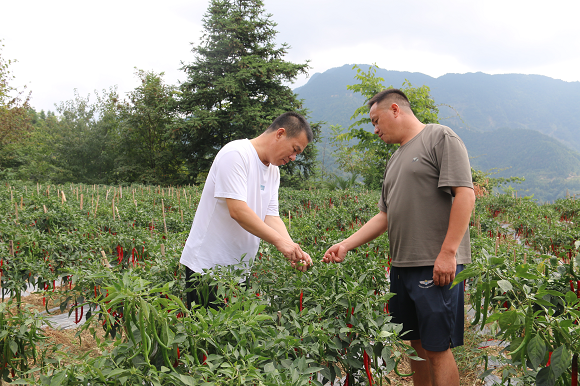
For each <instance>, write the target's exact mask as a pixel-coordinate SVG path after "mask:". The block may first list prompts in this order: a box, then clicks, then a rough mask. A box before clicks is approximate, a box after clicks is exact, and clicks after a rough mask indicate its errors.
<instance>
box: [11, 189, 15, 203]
mask: <svg viewBox="0 0 580 386" xmlns="http://www.w3.org/2000/svg"><path fill="white" fill-rule="evenodd" d="M10 201H11V202H12V201H14V196H13V195H12V188H10Z"/></svg>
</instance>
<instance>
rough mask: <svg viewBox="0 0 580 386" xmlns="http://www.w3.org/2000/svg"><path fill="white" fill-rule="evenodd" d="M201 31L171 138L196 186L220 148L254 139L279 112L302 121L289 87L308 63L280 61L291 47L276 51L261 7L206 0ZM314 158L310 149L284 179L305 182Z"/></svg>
mask: <svg viewBox="0 0 580 386" xmlns="http://www.w3.org/2000/svg"><path fill="white" fill-rule="evenodd" d="M203 26H204V29H205V33H204V35H203V37H202V41H201V44H200V45H198V46H195V47H194V48H193V50H192V51H193V53H194V54H195V60H194V61H193V62H192V63H189V64H185V65H184V66H183V68H182V69H183V71H185V73H186V74H187V80H186V81H184V82H183V83H182V84H181V86H180V92H181V96H180V98H179V103H178V112H179V114H180V116H182V117H183V118H184V119H183V120H182V121H181V122H180V124H179V125H178V126H177V127H178V129H177V130H176V133H178V135H179V141H178V143H179V144H180V147H181V150H182V153H183V155H184V159H185V160H186V165H187V167H188V169H189V171H190V173H192V175H195V173H199V178H201V177H203V175H204V174H205V172H207V170H209V167H210V165H211V162H212V161H213V158H214V157H215V155H216V154H217V152H218V151H219V150H220V149H221V147H223V146H224V145H225V144H226V143H228V142H230V141H232V140H236V139H241V138H252V137H255V136H257V135H258V134H260V133H262V132H263V131H264V130H265V129H266V128H267V127H268V126H269V125H270V123H272V121H273V120H274V119H275V118H276V117H277V116H279V115H280V114H282V113H284V112H287V111H297V112H299V113H301V114H303V115H306V113H307V111H305V110H304V109H303V108H302V102H301V101H300V100H299V99H298V98H297V96H296V95H295V94H294V92H293V91H292V90H291V89H290V87H288V85H287V84H288V83H290V82H292V81H293V80H294V79H295V78H296V76H297V75H299V74H301V73H306V72H307V70H308V63H303V64H294V63H290V62H287V61H285V60H283V57H284V55H286V53H287V52H288V49H289V46H288V45H287V44H282V45H280V46H279V47H277V46H276V44H275V36H276V34H277V31H276V30H275V29H274V28H275V27H276V23H275V22H274V21H272V19H271V15H269V14H264V5H263V2H262V1H260V0H212V1H211V3H210V6H209V8H208V11H207V13H206V14H205V16H204V19H203ZM313 126H314V127H313V129H314V131H315V137H316V136H317V134H318V126H317V125H313ZM314 152H315V149H314V147H313V146H309V147H308V148H307V151H305V152H304V153H303V155H302V156H301V157H299V158H298V159H297V161H295V162H292V163H290V164H289V165H288V166H287V167H286V170H285V173H286V174H290V175H293V174H296V173H298V174H303V175H304V176H308V175H309V174H310V173H311V172H312V167H313V162H314Z"/></svg>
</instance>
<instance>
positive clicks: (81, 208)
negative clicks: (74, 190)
mask: <svg viewBox="0 0 580 386" xmlns="http://www.w3.org/2000/svg"><path fill="white" fill-rule="evenodd" d="M81 210H83V194H82V193H81Z"/></svg>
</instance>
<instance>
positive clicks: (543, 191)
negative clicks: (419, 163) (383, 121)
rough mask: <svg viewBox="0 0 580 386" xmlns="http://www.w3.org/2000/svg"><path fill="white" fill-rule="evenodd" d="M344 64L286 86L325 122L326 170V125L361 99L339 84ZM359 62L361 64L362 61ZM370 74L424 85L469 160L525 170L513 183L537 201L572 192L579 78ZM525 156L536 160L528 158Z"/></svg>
mask: <svg viewBox="0 0 580 386" xmlns="http://www.w3.org/2000/svg"><path fill="white" fill-rule="evenodd" d="M352 67H353V65H344V66H342V67H337V68H332V69H330V70H327V71H325V72H324V73H317V74H314V75H313V76H312V77H311V78H310V79H309V81H308V83H306V84H305V85H304V86H301V87H298V88H296V89H295V90H294V91H295V92H296V93H297V94H298V95H299V97H300V98H301V99H303V100H304V105H305V107H307V108H308V109H309V110H310V111H311V119H312V120H313V121H324V122H326V124H325V125H324V126H323V128H322V136H323V140H322V142H321V143H320V144H319V147H320V149H321V151H320V152H319V153H320V154H319V157H320V158H322V154H324V156H325V166H327V167H328V165H330V169H331V170H333V167H332V161H330V162H329V159H328V158H329V154H330V148H329V146H328V137H329V135H330V129H329V127H330V125H342V126H343V127H348V126H349V125H350V124H351V123H352V122H351V121H350V116H351V115H352V113H353V112H354V110H355V109H356V108H358V107H359V106H361V105H362V104H363V103H364V99H363V98H362V97H361V96H360V95H358V94H353V93H352V92H351V91H349V90H347V89H346V86H347V85H349V84H354V83H356V80H355V79H354V76H355V74H356V71H355V70H353V69H352ZM359 67H361V68H362V69H363V70H366V69H367V68H368V65H359ZM377 76H380V77H383V78H384V79H385V82H384V85H385V86H390V85H392V86H394V87H400V86H401V85H402V84H403V82H404V81H405V80H408V81H410V82H411V84H412V85H414V86H421V85H427V86H429V88H430V89H431V95H432V97H433V98H434V99H435V102H436V103H437V104H438V105H439V110H440V111H439V117H440V122H441V123H442V124H445V125H447V126H449V127H451V128H452V129H454V130H456V131H457V132H458V133H460V136H461V137H462V138H463V140H464V142H465V144H466V146H467V149H468V151H469V154H470V157H472V163H473V165H474V167H477V168H480V169H482V170H488V169H492V168H498V169H503V168H508V167H509V169H506V170H504V171H502V172H500V173H499V174H498V175H499V176H507V175H517V176H525V177H526V180H527V181H526V182H525V183H524V184H522V185H521V186H520V185H515V186H514V187H515V188H516V189H521V188H525V189H527V190H528V192H529V193H530V194H534V196H535V197H536V198H538V199H540V200H543V201H545V200H553V199H555V198H557V197H563V196H564V195H565V194H566V189H569V190H570V191H572V192H575V193H579V194H580V183H578V182H577V180H576V178H577V176H578V175H580V174H579V170H580V153H578V152H579V151H580V104H579V103H578V101H580V82H564V81H561V80H556V79H552V78H549V77H546V76H540V75H521V74H506V75H488V74H483V73H468V74H446V75H443V76H440V77H438V78H433V77H431V76H428V75H425V74H421V73H417V72H403V71H388V70H384V69H378V70H377ZM367 129H368V130H372V127H371V126H370V125H369V127H368V128H367ZM500 149H501V150H500ZM532 149H533V150H532ZM533 157H540V158H537V159H538V160H541V161H542V162H531V161H530V160H533V159H534V158H533ZM564 165H566V166H564ZM577 183H578V185H577Z"/></svg>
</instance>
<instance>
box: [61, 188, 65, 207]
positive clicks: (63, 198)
mask: <svg viewBox="0 0 580 386" xmlns="http://www.w3.org/2000/svg"><path fill="white" fill-rule="evenodd" d="M61 193H62V203H63V204H64V203H65V202H66V196H65V195H64V190H62V191H61Z"/></svg>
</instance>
